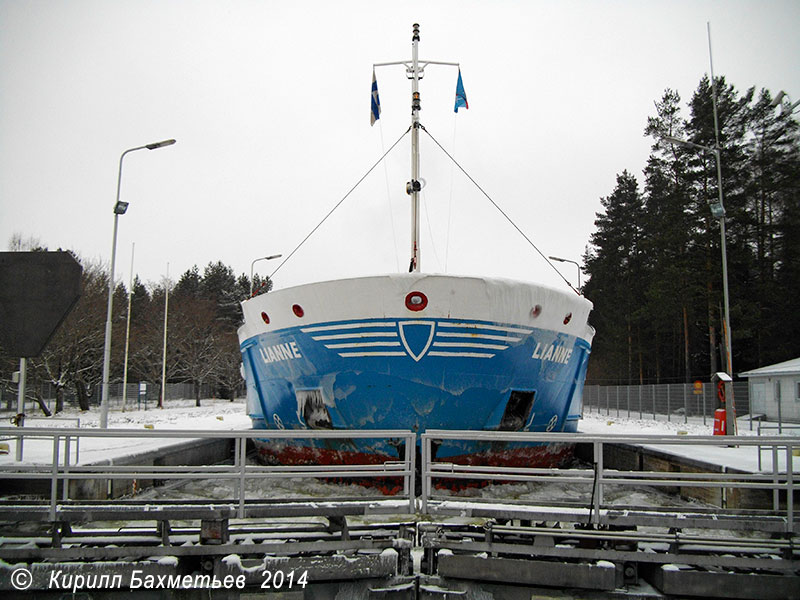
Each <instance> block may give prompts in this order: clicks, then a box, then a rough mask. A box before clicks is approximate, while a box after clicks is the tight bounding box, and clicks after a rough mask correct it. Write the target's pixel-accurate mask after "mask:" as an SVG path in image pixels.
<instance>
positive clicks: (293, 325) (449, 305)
mask: <svg viewBox="0 0 800 600" xmlns="http://www.w3.org/2000/svg"><path fill="white" fill-rule="evenodd" d="M487 291H488V292H487ZM487 293H488V295H487ZM415 294H416V295H418V296H415ZM476 296H477V297H479V298H481V300H480V301H476V302H475V303H473V302H472V301H471V300H475V299H476ZM415 297H421V298H423V299H424V304H425V305H424V306H422V307H419V305H415V304H414V303H413V302H414V298H415ZM454 297H455V298H454ZM363 298H368V299H369V300H371V301H373V302H372V303H370V304H367V305H364V303H363V300H362V299H363ZM440 299H441V300H444V302H440V301H439V300H440ZM420 304H421V302H420ZM473 304H477V306H474V305H473ZM498 304H499V306H498ZM331 306H333V307H334V309H331V308H330V307H331ZM289 307H291V310H292V312H291V313H289V312H288V309H289ZM323 307H324V310H321V309H322V308H323ZM482 307H483V308H482ZM590 308H591V304H590V303H588V301H586V300H585V299H583V298H581V297H579V296H577V295H576V296H575V297H570V296H569V295H568V294H566V293H564V292H555V291H553V290H549V289H547V288H540V287H538V286H533V285H531V284H518V283H514V282H499V283H498V282H496V281H491V280H484V279H475V278H457V277H448V276H421V275H419V274H416V275H404V276H391V277H383V278H381V277H376V278H364V279H355V280H344V281H340V282H326V283H321V284H312V285H310V286H302V287H300V288H290V289H289V290H282V291H280V292H272V293H270V294H267V295H265V296H262V297H258V298H255V299H253V300H250V301H248V302H246V303H245V315H246V317H248V316H249V317H250V322H251V323H253V322H256V323H258V322H259V321H260V323H259V324H258V327H254V326H253V325H250V326H249V327H248V325H247V321H246V325H245V326H244V327H243V328H242V331H240V341H241V351H242V357H243V363H244V370H245V377H246V380H247V383H248V409H249V412H250V416H251V418H252V421H253V426H254V428H263V429H273V428H276V429H307V428H312V429H331V428H332V429H360V430H364V429H404V430H412V431H416V432H424V431H426V430H427V429H468V430H488V431H492V430H508V431H539V432H543V431H548V432H558V431H575V429H576V426H577V419H578V418H579V416H580V411H581V396H582V391H583V382H584V378H585V374H586V367H587V363H588V357H589V352H590V348H591V346H590V342H591V330H590V328H588V326H587V324H586V318H587V317H588V312H589V309H590ZM545 311H548V312H550V313H551V315H550V317H549V318H543V316H544V313H545ZM323 313H324V314H323ZM458 313H460V314H458ZM357 314H365V316H366V318H347V317H350V316H354V315H357ZM481 314H485V315H486V316H487V317H489V318H485V319H481V318H476V317H477V316H479V315H481ZM503 317H505V318H503ZM573 319H575V322H572V321H573ZM587 338H588V339H587ZM260 448H261V450H262V452H263V453H264V454H265V456H267V457H272V458H273V459H275V460H277V461H279V462H323V463H324V462H348V461H350V460H364V459H367V460H370V457H376V458H375V459H376V460H380V461H383V460H386V459H387V458H392V459H396V458H397V457H398V454H400V453H401V452H402V449H400V448H398V447H396V446H393V445H392V444H391V443H390V442H385V441H384V442H381V441H378V440H359V441H346V442H341V441H339V442H330V441H328V442H325V443H322V442H320V443H319V444H317V445H314V444H313V443H312V442H311V441H310V440H302V439H298V440H297V441H296V442H290V443H286V442H281V443H277V442H270V443H262V444H260ZM562 453H563V452H562V449H559V448H550V449H549V450H548V449H543V448H541V447H538V448H531V447H526V446H524V445H521V444H514V445H507V446H502V447H498V446H496V445H489V444H481V443H477V442H462V443H458V442H453V443H450V444H448V445H442V446H440V447H438V448H437V458H440V459H447V460H458V461H459V462H475V461H479V462H488V463H492V462H496V463H499V464H507V463H513V462H519V461H521V462H526V463H529V462H531V461H535V462H537V463H540V464H546V463H550V462H556V461H557V460H560V457H561V454H562ZM551 458H552V460H550V459H551Z"/></svg>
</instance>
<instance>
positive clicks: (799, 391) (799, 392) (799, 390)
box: [794, 381, 800, 402]
mask: <svg viewBox="0 0 800 600" xmlns="http://www.w3.org/2000/svg"><path fill="white" fill-rule="evenodd" d="M794 387H795V390H794V399H795V400H797V401H798V402H800V381H795V382H794Z"/></svg>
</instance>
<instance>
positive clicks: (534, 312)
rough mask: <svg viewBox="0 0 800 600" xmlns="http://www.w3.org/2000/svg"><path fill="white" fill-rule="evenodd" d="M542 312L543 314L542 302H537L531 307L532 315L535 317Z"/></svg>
mask: <svg viewBox="0 0 800 600" xmlns="http://www.w3.org/2000/svg"><path fill="white" fill-rule="evenodd" d="M540 314H542V305H541V304H537V305H536V306H534V307H533V308H532V309H531V317H533V318H534V319H535V318H536V317H538V316H539V315H540Z"/></svg>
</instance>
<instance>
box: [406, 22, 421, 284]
mask: <svg viewBox="0 0 800 600" xmlns="http://www.w3.org/2000/svg"><path fill="white" fill-rule="evenodd" d="M418 52H419V25H418V24H417V23H414V31H413V34H412V36H411V183H410V184H409V186H408V189H407V191H408V193H409V194H410V195H411V264H410V265H409V269H408V270H409V271H410V272H414V273H418V272H419V271H420V268H421V266H422V265H421V263H422V259H421V256H420V248H419V191H420V189H421V184H420V181H419V111H420V110H421V107H420V97H419V55H418Z"/></svg>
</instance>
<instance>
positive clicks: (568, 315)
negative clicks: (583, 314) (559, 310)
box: [564, 313, 572, 325]
mask: <svg viewBox="0 0 800 600" xmlns="http://www.w3.org/2000/svg"><path fill="white" fill-rule="evenodd" d="M571 320H572V313H567V316H566V317H564V325H566V324H567V323H569V322H570V321H571Z"/></svg>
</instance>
